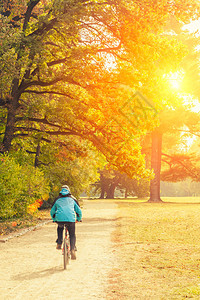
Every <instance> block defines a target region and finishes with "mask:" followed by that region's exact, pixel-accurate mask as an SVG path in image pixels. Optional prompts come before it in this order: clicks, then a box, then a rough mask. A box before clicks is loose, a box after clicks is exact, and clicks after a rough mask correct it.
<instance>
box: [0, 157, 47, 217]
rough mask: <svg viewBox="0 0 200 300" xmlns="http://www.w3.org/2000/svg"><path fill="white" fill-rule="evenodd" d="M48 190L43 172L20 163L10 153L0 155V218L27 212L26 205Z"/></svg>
mask: <svg viewBox="0 0 200 300" xmlns="http://www.w3.org/2000/svg"><path fill="white" fill-rule="evenodd" d="M48 192H49V184H48V182H47V180H46V179H45V178H44V175H43V172H42V171H40V170H39V169H36V168H34V167H32V166H30V165H26V164H23V165H20V164H19V163H18V161H17V160H16V159H15V158H14V157H12V156H11V155H6V156H5V155H0V219H1V220H2V219H9V218H12V217H14V216H16V217H20V216H23V215H25V214H27V207H28V206H29V205H30V204H32V203H34V202H35V201H36V200H37V199H42V197H43V195H44V194H45V193H48Z"/></svg>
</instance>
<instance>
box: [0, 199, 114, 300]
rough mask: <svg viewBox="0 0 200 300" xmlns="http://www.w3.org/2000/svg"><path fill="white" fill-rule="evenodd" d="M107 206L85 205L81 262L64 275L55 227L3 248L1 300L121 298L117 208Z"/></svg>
mask: <svg viewBox="0 0 200 300" xmlns="http://www.w3.org/2000/svg"><path fill="white" fill-rule="evenodd" d="M105 201H106V200H105ZM105 201H95V200H94V201H85V202H84V208H83V216H84V217H83V222H82V223H78V224H77V248H78V251H77V260H76V261H71V262H70V265H69V267H68V269H67V270H65V271H64V270H63V264H62V259H63V258H62V254H61V251H59V250H56V249H55V248H56V244H55V240H56V225H55V224H54V223H52V222H49V223H47V224H45V225H44V226H40V227H37V228H36V229H35V230H34V231H29V232H26V234H24V235H21V236H19V237H14V238H11V239H8V241H7V242H5V243H0V269H1V273H0V299H1V300H3V299H5V300H9V299H19V300H20V299H28V300H29V299H30V300H31V299H34V300H37V299H45V300H46V299H69V300H70V299H71V300H76V299H77V300H79V299H82V300H90V299H115V297H116V299H118V297H117V295H116V296H115V294H116V290H115V284H116V278H117V277H114V278H112V276H113V270H114V269H118V260H117V259H116V254H115V248H114V247H113V245H114V243H115V242H114V241H113V239H112V233H113V232H114V231H115V230H116V214H117V205H116V204H115V203H113V202H106V203H105Z"/></svg>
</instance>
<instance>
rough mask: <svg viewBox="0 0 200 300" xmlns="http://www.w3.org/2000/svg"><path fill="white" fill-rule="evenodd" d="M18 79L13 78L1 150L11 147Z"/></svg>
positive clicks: (17, 97) (16, 105) (4, 150)
mask: <svg viewBox="0 0 200 300" xmlns="http://www.w3.org/2000/svg"><path fill="white" fill-rule="evenodd" d="M18 83H19V80H18V79H14V80H13V88H12V93H11V98H10V101H9V104H8V113H7V123H6V129H5V134H4V139H3V152H7V151H9V150H10V148H11V144H12V140H13V137H14V132H15V117H16V113H17V108H18V105H19V104H18V101H19V93H18Z"/></svg>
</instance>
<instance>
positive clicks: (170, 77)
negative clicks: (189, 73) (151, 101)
mask: <svg viewBox="0 0 200 300" xmlns="http://www.w3.org/2000/svg"><path fill="white" fill-rule="evenodd" d="M183 75H184V73H183V71H177V72H174V73H173V72H170V73H168V74H165V75H164V76H163V77H164V79H166V81H167V83H168V84H169V85H170V86H171V87H172V88H173V89H175V90H180V89H181V83H182V80H183Z"/></svg>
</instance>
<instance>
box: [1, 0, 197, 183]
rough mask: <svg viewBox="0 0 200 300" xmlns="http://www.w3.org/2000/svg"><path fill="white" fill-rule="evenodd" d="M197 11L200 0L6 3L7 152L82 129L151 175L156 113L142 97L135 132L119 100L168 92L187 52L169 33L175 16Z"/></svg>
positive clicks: (109, 152) (116, 159)
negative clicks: (168, 74) (168, 72)
mask: <svg viewBox="0 0 200 300" xmlns="http://www.w3.org/2000/svg"><path fill="white" fill-rule="evenodd" d="M183 7H187V10H183ZM197 9H198V7H197V1H185V2H184V4H182V3H179V1H174V2H173V3H171V2H167V3H166V4H164V5H161V4H160V3H156V4H155V3H154V2H149V1H143V2H135V3H132V2H131V3H130V2H127V1H115V2H111V3H110V2H101V1H100V2H96V1H90V2H87V1H78V0H74V1H71V2H66V1H56V0H55V1H49V2H48V3H47V2H46V1H42V0H41V1H40V0H31V1H29V2H28V4H27V5H26V4H24V3H22V4H21V2H20V1H18V0H13V1H12V2H9V1H5V2H3V3H2V2H1V25H2V26H1V28H2V30H1V41H2V49H1V54H2V55H1V61H0V64H1V75H2V76H1V100H0V104H1V106H2V108H3V109H2V111H1V117H2V125H1V127H2V137H3V139H2V148H1V151H2V152H5V151H10V149H11V146H12V144H13V138H16V137H18V138H20V137H23V138H24V137H26V138H27V139H35V140H36V142H35V144H36V147H38V145H41V143H43V142H44V143H49V142H52V141H53V142H57V143H58V144H63V145H64V144H65V145H66V141H67V139H66V137H69V136H79V137H81V138H82V139H87V140H89V141H91V142H92V143H93V144H94V145H95V147H96V148H97V149H98V150H99V151H101V152H102V153H103V154H104V155H105V156H106V158H107V160H108V161H110V162H111V163H112V164H113V165H114V166H117V167H118V168H119V170H120V171H122V172H123V171H125V172H127V173H128V174H129V175H130V176H133V174H135V173H138V176H141V177H147V176H149V173H150V172H148V171H147V170H145V165H144V164H145V160H144V157H143V155H142V154H141V147H140V137H141V135H143V134H145V132H146V131H147V130H152V129H153V127H154V126H155V121H154V119H155V117H153V114H152V112H151V111H148V110H147V108H148V105H147V107H146V108H145V114H144V113H142V112H144V109H141V107H138V103H137V101H133V102H132V103H131V104H132V106H131V109H128V106H126V110H127V111H126V116H127V115H130V116H132V119H134V118H135V119H134V122H132V126H131V134H130V130H129V129H130V122H128V121H129V120H127V119H125V118H124V115H123V114H122V113H121V110H119V107H120V108H122V107H123V108H124V107H125V106H124V105H126V104H127V99H129V98H130V97H131V96H132V95H133V93H135V91H136V90H137V89H138V88H140V90H141V91H142V93H144V94H145V95H147V99H149V98H151V97H152V96H153V98H156V97H155V96H154V94H155V88H153V87H154V86H156V92H157V97H158V98H159V95H160V93H161V91H160V90H159V89H157V88H158V87H159V84H158V85H156V82H157V81H158V77H159V76H160V73H159V72H161V70H162V71H163V70H164V69H166V68H169V65H170V67H172V68H173V67H174V66H175V65H176V64H177V61H179V60H180V56H182V53H184V51H183V48H182V47H181V46H180V45H176V44H175V41H174V40H169V39H168V37H166V36H163V35H162V34H161V33H162V28H163V26H164V25H165V20H166V17H167V16H168V13H169V12H173V14H174V15H175V16H177V17H179V18H180V19H181V20H183V21H186V20H188V19H190V18H191V17H192V16H193V14H194V12H195V13H196V10H197ZM182 10H183V12H184V13H183V14H182V13H181V11H182ZM147 11H148V14H147V13H146V12H147ZM158 16H159V18H158ZM149 24H151V26H149ZM5 37H7V38H5ZM177 51H179V52H178V53H177ZM108 65H109V67H108ZM158 66H159V72H158ZM149 74H150V76H149ZM124 86H125V87H126V88H124ZM161 94H162V93H161ZM153 100H155V102H156V99H153ZM35 110H36V111H35ZM55 110H56V111H55ZM113 117H114V118H113ZM4 126H5V127H4ZM122 129H123V130H122ZM64 137H65V138H64ZM125 141H126V142H125ZM37 159H38V157H37ZM37 159H36V164H37Z"/></svg>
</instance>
